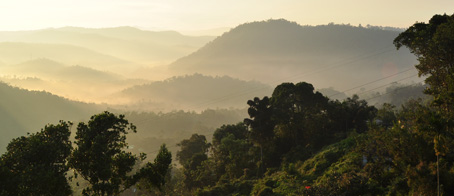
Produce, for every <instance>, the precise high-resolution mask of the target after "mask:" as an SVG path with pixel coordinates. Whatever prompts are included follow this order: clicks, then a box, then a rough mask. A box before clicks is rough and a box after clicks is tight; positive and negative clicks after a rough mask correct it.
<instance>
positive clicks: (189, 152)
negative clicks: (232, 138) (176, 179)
mask: <svg viewBox="0 0 454 196" xmlns="http://www.w3.org/2000/svg"><path fill="white" fill-rule="evenodd" d="M178 146H180V148H181V149H180V151H178V152H177V159H178V160H179V162H180V164H181V165H183V168H184V171H183V173H184V184H185V186H186V188H188V189H190V190H191V189H194V188H198V187H203V186H207V185H212V184H214V183H215V180H214V179H213V178H212V172H214V171H213V170H214V169H213V168H212V165H213V164H212V163H211V162H210V161H211V160H209V159H208V155H207V152H208V149H209V147H210V144H209V143H207V140H206V138H205V136H204V135H199V134H193V135H192V136H191V138H189V139H185V140H183V141H181V142H180V143H178Z"/></svg>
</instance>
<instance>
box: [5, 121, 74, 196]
mask: <svg viewBox="0 0 454 196" xmlns="http://www.w3.org/2000/svg"><path fill="white" fill-rule="evenodd" d="M71 125H72V124H71V123H70V122H64V121H60V123H59V124H57V125H52V124H51V125H46V126H45V127H44V129H42V130H41V131H40V132H38V133H34V134H30V135H28V136H22V137H19V138H16V139H13V140H12V141H11V142H10V143H9V144H8V147H7V152H6V153H5V154H3V155H2V156H1V158H0V195H70V194H71V193H72V191H71V187H70V186H69V184H68V181H67V179H66V173H67V171H68V165H67V164H66V163H67V157H68V156H69V155H70V153H71V149H72V147H71V142H70V141H69V136H70V127H71Z"/></svg>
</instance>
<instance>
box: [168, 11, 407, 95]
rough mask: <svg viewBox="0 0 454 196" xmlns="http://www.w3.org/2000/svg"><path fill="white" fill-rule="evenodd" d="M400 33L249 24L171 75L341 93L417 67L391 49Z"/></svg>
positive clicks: (278, 23) (192, 57)
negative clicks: (301, 84)
mask: <svg viewBox="0 0 454 196" xmlns="http://www.w3.org/2000/svg"><path fill="white" fill-rule="evenodd" d="M398 33H399V32H398V31H391V30H382V29H379V28H363V27H354V26H350V25H334V24H329V25H322V26H301V25H299V24H296V23H293V22H289V21H286V20H268V21H262V22H252V23H246V24H243V25H240V26H238V27H236V28H234V29H232V30H231V31H229V32H227V33H224V34H223V35H222V36H220V37H218V38H216V39H215V40H213V41H212V42H210V43H209V44H207V45H206V46H204V47H203V48H201V49H200V50H198V51H197V52H195V53H192V54H190V55H188V56H186V57H183V58H181V59H179V60H177V61H176V62H174V63H172V64H171V65H169V69H170V70H171V71H174V72H177V73H180V72H183V73H194V72H198V73H202V74H210V75H229V76H232V77H239V78H240V79H255V80H258V81H261V82H266V83H269V84H273V85H276V84H278V83H280V82H286V81H291V82H292V81H308V82H310V83H313V84H314V85H316V86H318V87H319V88H328V87H334V88H335V89H338V90H342V89H345V88H351V87H352V86H355V85H357V84H362V83H366V82H369V81H371V80H373V79H379V78H382V77H386V76H389V75H392V74H395V73H398V72H399V71H402V70H406V69H409V68H411V67H412V66H413V65H414V64H415V63H416V58H415V57H414V56H413V55H412V54H410V53H409V52H408V50H399V51H397V50H396V49H395V47H394V46H393V39H394V38H395V37H396V36H397V35H398ZM406 74H416V71H413V72H411V73H406ZM406 74H400V75H398V77H391V78H389V80H386V81H383V82H390V81H393V80H396V79H398V78H400V77H405V76H408V75H406ZM339 81H342V82H339Z"/></svg>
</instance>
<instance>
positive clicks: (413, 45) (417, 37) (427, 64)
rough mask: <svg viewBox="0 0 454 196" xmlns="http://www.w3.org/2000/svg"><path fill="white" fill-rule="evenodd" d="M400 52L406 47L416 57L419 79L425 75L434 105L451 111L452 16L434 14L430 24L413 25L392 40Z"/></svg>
mask: <svg viewBox="0 0 454 196" xmlns="http://www.w3.org/2000/svg"><path fill="white" fill-rule="evenodd" d="M394 45H395V46H396V47H397V49H399V48H400V47H402V46H406V47H407V48H409V49H410V51H411V52H412V53H413V54H415V55H416V57H417V58H418V61H419V64H417V65H416V69H418V72H419V75H420V76H427V78H426V80H425V82H426V83H427V84H429V88H428V89H427V90H426V91H425V93H427V94H430V95H433V96H434V103H436V104H437V105H441V106H443V108H444V109H445V110H448V111H451V110H452V106H453V104H454V15H452V16H448V15H446V14H444V15H434V16H433V17H432V18H431V19H430V20H429V23H427V24H426V23H415V24H414V25H413V26H411V27H409V28H408V29H407V30H406V31H404V32H402V33H400V34H399V36H398V37H396V39H394Z"/></svg>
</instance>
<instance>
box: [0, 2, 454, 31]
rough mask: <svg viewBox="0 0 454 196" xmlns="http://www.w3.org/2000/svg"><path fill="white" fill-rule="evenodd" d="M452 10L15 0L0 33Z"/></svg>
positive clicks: (392, 22) (340, 19)
mask: <svg viewBox="0 0 454 196" xmlns="http://www.w3.org/2000/svg"><path fill="white" fill-rule="evenodd" d="M453 7H454V1H451V0H434V1H426V0H401V1H392V0H382V1H363V0H345V1H337V0H327V1H309V0H281V1H270V0H266V1H263V0H247V1H239V0H234V1H225V0H224V1H203V0H192V1H186V0H165V1H164V0H159V1H157V0H97V1H93V0H78V1H72V0H40V1H33V0H14V1H1V2H0V30H2V31H6V30H8V31H9V30H34V29H42V28H50V27H63V26H78V27H92V28H93V27H115V26H134V27H140V28H142V29H147V30H179V31H183V32H184V31H188V32H192V31H200V30H210V29H214V28H225V27H229V28H233V27H235V26H237V25H239V24H242V23H245V22H252V21H261V20H268V19H277V18H285V19H287V20H290V21H295V22H297V23H299V24H301V25H306V24H307V25H318V24H327V23H330V22H334V23H337V24H340V23H346V24H347V23H350V24H352V25H359V24H362V25H367V24H370V25H376V26H394V27H408V26H409V25H411V24H413V23H414V22H416V21H427V20H428V18H430V16H432V15H433V14H443V13H447V14H452V13H451V12H452V8H453Z"/></svg>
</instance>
